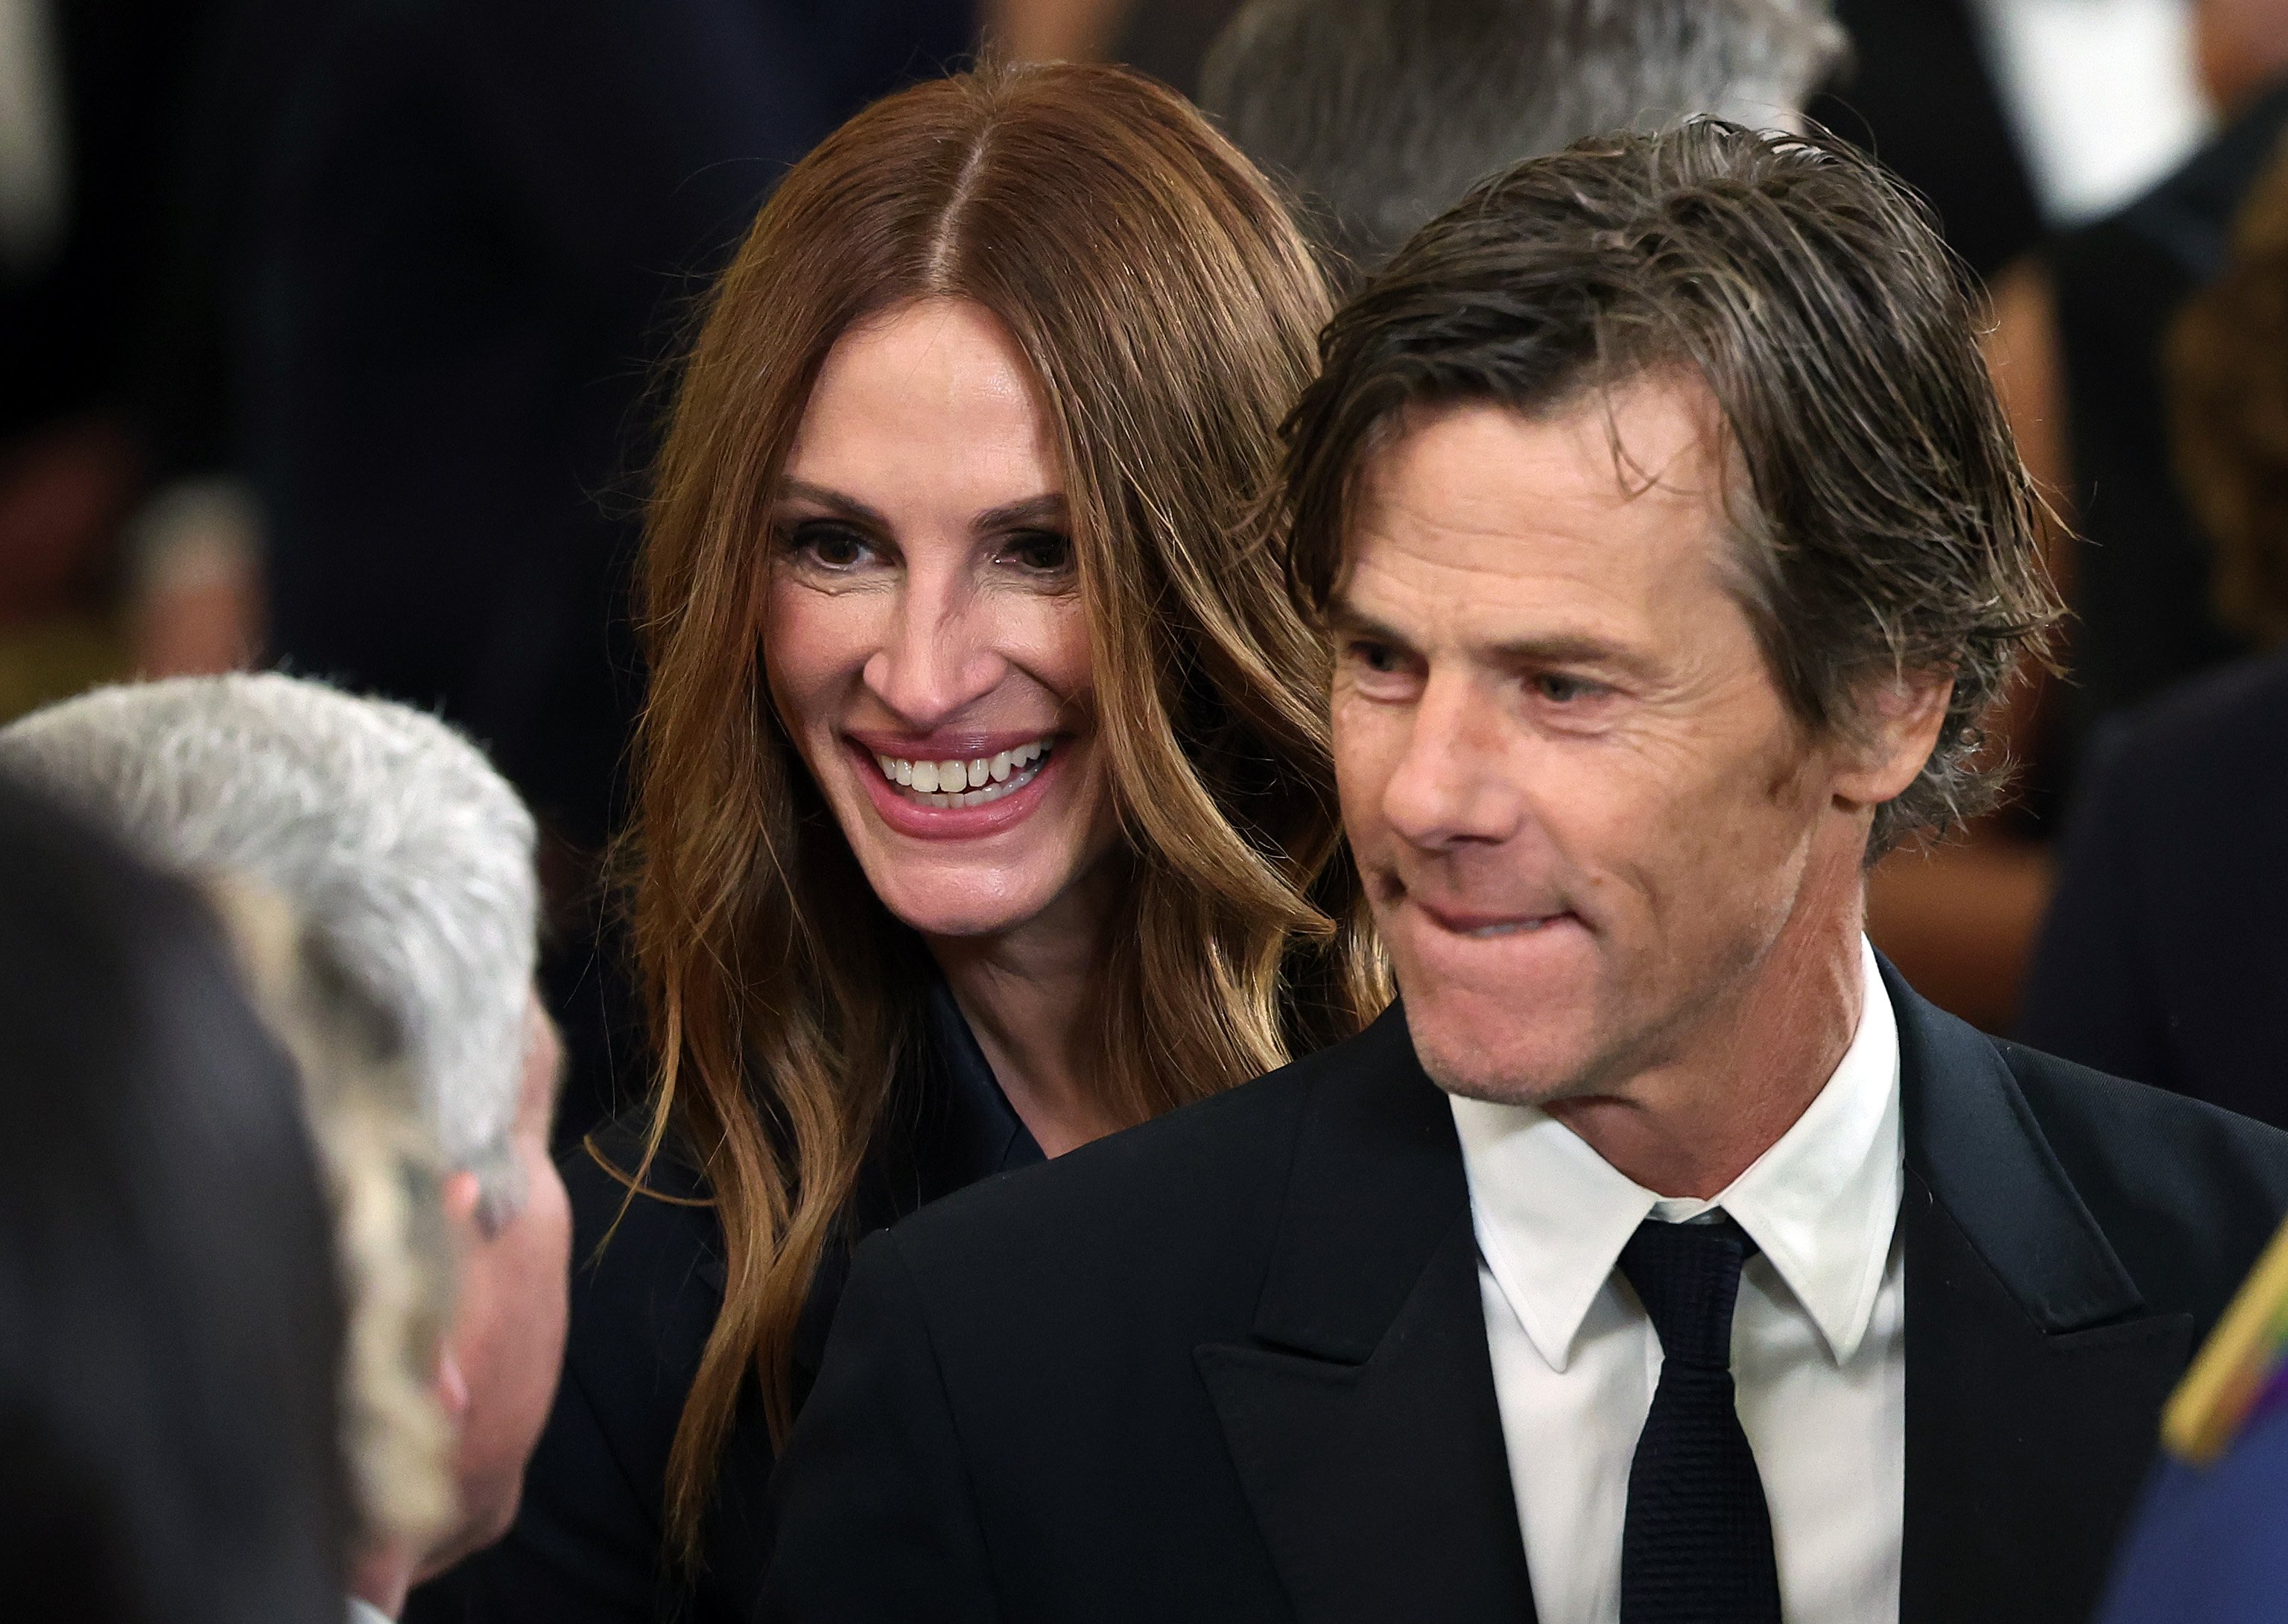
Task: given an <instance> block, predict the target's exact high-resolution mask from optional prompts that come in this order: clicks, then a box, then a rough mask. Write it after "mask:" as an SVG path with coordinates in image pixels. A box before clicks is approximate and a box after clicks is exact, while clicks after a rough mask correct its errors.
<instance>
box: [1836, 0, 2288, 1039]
mask: <svg viewBox="0 0 2288 1624" xmlns="http://www.w3.org/2000/svg"><path fill="white" fill-rule="evenodd" d="M2190 9H2191V41H2192V53H2193V59H2194V63H2195V66H2196V67H2197V71H2198V77H2199V81H2200V84H2201V87H2202V89H2203V91H2204V92H2205V96H2206V98H2207V99H2208V101H2209V103H2210V104H2211V105H2212V107H2213V108H2214V109H2215V111H2216V114H2217V116H2218V118H2219V120H2220V128H2219V129H2218V130H2217V131H2216V132H2215V133H2214V134H2213V136H2212V137H2211V138H2210V139H2208V140H2207V141H2206V142H2205V144H2204V145H2203V146H2202V147H2200V148H2199V150H2197V152H2195V153H2194V154H2192V155H2191V156H2190V157H2189V158H2188V159H2187V160H2185V162H2183V163H2182V164H2181V166H2179V167H2178V168H2177V169H2175V170H2173V172H2172V173H2170V174H2169V175H2167V176H2166V177H2165V178H2163V179H2161V180H2160V181H2158V182H2157V184H2155V185H2154V186H2151V187H2150V188H2149V189H2148V190H2146V191H2144V192H2143V193H2142V194H2141V195H2139V196H2137V197H2135V198H2134V199H2133V200H2132V201H2131V202H2128V203H2126V204H2125V205H2123V206H2122V207H2120V208H2118V209H2116V210H2112V211H2110V212H2109V213H2107V214H2105V215H2103V216H2101V217H2100V218H2096V219H2094V220H2092V221H2089V222H2087V223H2085V224H2082V225H2078V226H2075V227H2074V228H2073V229H2070V230H2068V231H2066V232H2064V233H2062V234H2061V235H2059V236H2058V237H2057V238H2055V239H2054V241H2052V242H2049V243H2047V244H2046V245H2044V246H2043V247H2042V248H2041V249H2040V250H2038V252H2036V253H2034V254H2031V255H2030V256H2028V257H2026V258H2024V259H2023V260H2022V261H2021V262H2019V263H2018V264H2017V265H2014V266H2012V267H2011V268H2010V269H2008V270H2007V271H2006V272H2005V273H2003V274H2001V275H2000V276H1999V277H1998V278H1997V279H1996V280H1995V281H1994V283H1993V285H1992V295H1993V314H1994V326H1993V329H1992V331H1991V332H1990V335H1989V337H1988V339H1987V351H1988V359H1989V362H1990V365H1991V366H1992V368H1993V369H1994V373H1995V379H1996V383H1997V384H1998V387H1999V389H2000V391H2001V393H2002V398H2003V403H2004V406H2005V408H2006V410H2007V411H2008V414H2009V416H2010V422H2011V427H2012V431H2013V432H2014V435H2015V436H2016V438H2017V440H2018V442H2019V446H2020V448H2021V451H2022V454H2023V455H2024V456H2025V458H2026V462H2027V465H2028V466H2029V467H2030V469H2031V470H2032V471H2033V473H2034V475H2035V477H2036V479H2037V480H2038V481H2039V482H2040V484H2041V485H2042V487H2043V488H2044V490H2045V491H2046V494H2047V495H2048V496H2049V499H2050V501H2051V502H2052V503H2053V504H2054V507H2055V508H2056V509H2057V516H2056V520H2057V522H2056V523H2055V524H2054V526H2053V527H2052V531H2051V536H2050V542H2049V544H2048V548H2047V551H2048V554H2049V560H2050V569H2051V574H2052V575H2053V576H2054V579H2055V580H2056V581H2057V583H2058V585H2059V588H2060V590H2062V592H2063V593H2064V595H2065V597H2066V600H2067V603H2068V606H2069V607H2070V610H2071V611H2072V613H2071V615H2070V619H2069V621H2068V622H2067V623H2066V637H2065V640H2064V646H2063V649H2062V653H2061V656H2060V658H2061V662H2062V668H2063V679H2062V680H2054V681H2038V682H2036V683H2035V684H2033V685H2030V686H2029V687H2027V688H2026V689H2025V690H2024V691H2023V692H2022V693H2021V694H2020V695H2018V696H2017V697H2016V699H2015V700H2014V702H2013V703H2012V704H2011V706H2010V707H2009V708H2008V709H2006V711H2005V712H2004V713H2003V714H2002V715H2001V716H2000V717H1998V718H1997V720H1996V723H1995V725H1994V727H1993V729H1992V731H1991V737H1990V743H1989V748H1990V750H1991V751H1992V752H1993V753H1994V754H1995V755H1996V756H1998V757H2012V758H2014V759H2016V760H2018V761H2020V762H2022V763H2023V764H2025V765H2026V767H2027V769H2028V772H2027V778H2028V780H2029V785H2030V790H2031V792H2032V793H2031V795H2030V797H2029V799H2028V800H2027V801H2026V802H2024V803H2022V804H2020V805H2019V806H2017V807H2015V808H2013V809H2009V810H2007V811H2006V812H2003V813H2001V814H1998V815H1997V816H1994V817H1990V818H1989V819H1986V820H1982V822H1981V823H1980V824H1978V825H1976V826H1974V827H1973V828H1972V829H1971V830H1970V831H1969V837H1968V838H1967V839H1966V840H1964V841H1959V842H1957V843H1955V844H1951V845H1950V846H1947V847H1944V848H1941V849H1939V850H1936V851H1934V852H1901V853H1899V854H1898V855H1896V856H1895V857H1894V858H1893V859H1892V860H1890V861H1889V862H1887V864H1886V865H1885V866H1884V867H1883V868H1882V869H1881V870H1880V871H1879V873H1878V874H1877V875H1876V878H1875V882H1874V884H1873V887H1872V890H1871V896H1870V904H1871V915H1872V917H1873V919H1874V922H1875V934H1876V939H1877V940H1879V941H1880V942H1881V943H1882V944H1883V946H1884V948H1885V950H1886V951H1887V952H1889V953H1890V954H1892V955H1893V956H1894V957H1895V959H1896V960H1897V962H1898V963H1899V965H1900V968H1901V969H1902V970H1904V971H1905V972H1906V973H1908V974H1909V975H1911V976H1914V977H1916V978H1917V979H1918V980H1919V983H1920V984H1921V985H1923V986H1926V987H1927V989H1928V990H1929V991H1930V992H1931V994H1932V995H1933V996H1934V998H1936V999H1938V1000H1939V1001H1940V1002H1942V1003H1943V1004H1945V1005H1946V1006H1947V1007H1948V1008H1950V1009H1952V1010H1957V1011H1958V1013H1961V1014H1963V1015H1965V1016H1966V1017H1968V1018H1972V1019H1974V1020H1975V1021H1978V1022H1979V1023H1981V1024H1982V1025H1985V1026H1990V1027H1993V1028H1995V1029H1998V1030H1999V1029H2003V1028H2006V1027H2008V1026H2011V1025H2012V1024H2013V1023H2014V1021H2015V1020H2016V1019H2017V1018H2019V1015H2020V1005H2021V994H2022V991H2023V989H2024V988H2025V986H2026V977H2027V973H2028V966H2029V963H2030V960H2031V958H2032V956H2033V953H2034V946H2035V939H2036V936H2037V933H2038V931H2039V929H2040V926H2041V921H2042V919H2043V916H2044V914H2045V912H2046V909H2047V907H2048V905H2049V900H2050V895H2051V890H2052V886H2053V883H2054V874H2053V862H2054V842H2055V838H2056V836H2057V832H2058V830H2059V828H2060V827H2061V825H2064V826H2066V827H2069V828H2070V825H2071V822H2072V820H2073V816H2074V804H2073V799H2072V796H2070V794H2069V793H2068V792H2069V791H2070V789H2071V788H2072V787H2074V786H2076V785H2077V784H2080V783H2082V782H2084V781H2086V780H2085V754H2086V752H2087V749H2088V748H2089V746H2090V743H2091V741H2092V735H2093V731H2094V730H2095V729H2097V728H2098V727H2099V725H2101V723H2102V722H2103V721H2104V720H2105V719H2106V718H2107V717H2110V716H2113V715H2115V714H2116V713H2117V712H2119V711H2121V710H2123V709H2126V708H2129V707H2132V706H2134V705H2136V704H2138V703H2140V702H2141V701H2144V700H2147V699H2150V698H2151V697H2153V696H2154V695H2155V694H2157V693H2159V692H2160V691H2161V690H2163V689H2164V688H2165V687H2167V686H2168V685H2170V684H2172V683H2173V682H2176V681H2179V680H2181V678H2183V677H2188V676H2189V675H2191V674H2193V673H2195V672H2197V671H2200V670H2202V669H2206V668H2209V667H2212V666H2215V665H2218V664H2220V663H2223V662H2226V661H2230V660H2232V659H2234V658H2235V657H2236V655H2238V654H2242V653H2244V652H2246V650H2247V649H2248V648H2249V646H2250V645H2249V643H2248V641H2247V639H2246V638H2245V636H2244V634H2243V633H2242V632H2240V631H2239V630H2236V628H2235V627H2233V626H2232V625H2230V624H2228V623H2227V622H2222V621H2220V620H2219V619H2218V618H2217V616H2216V615H2215V614H2213V611H2212V609H2211V607H2210V597H2211V593H2210V582H2209V547H2208V543H2207V541H2206V539H2205V537H2204V536H2203V535H2202V534H2201V529H2200V526H2199V523H2198V520H2197V519H2196V518H2195V516H2194V514H2193V512H2192V511H2191V510H2190V509H2189V506H2188V505H2187V499H2186V495H2185V493H2184V491H2183V489H2182V488H2181V486H2180V485H2179V483H2178V481H2177V479H2176V477H2175V474H2174V472H2173V468H2172V466H2171V456H2170V448H2169V447H2170V439H2169V432H2168V428H2167V424H2166V416H2165V404H2164V402H2165V384H2164V382H2163V378H2162V365H2163V362H2162V353H2163V350H2164V347H2165V336H2166V334H2167V332H2168V330H2169V328H2170V325H2171V323H2172V322H2173V320H2174V319H2175V317H2176V315H2177V313H2179V312H2180V311H2181V309H2182V308H2183V307H2184V305H2185V304H2186V302H2187V301H2188V300H2189V299H2190V298H2191V297H2193V296H2194V295H2195V294H2196V293H2197V291H2198V290H2199V289H2201V288H2203V287H2205V285H2207V284H2208V283H2209V282H2210V281H2212V280H2213V279H2214V278H2215V276H2216V275H2217V274H2218V273H2220V271H2221V270H2222V269H2223V266H2224V264H2225V257H2226V246H2227V241H2228V235H2229V233H2230V228H2231V221H2232V218H2233V216H2234V214H2235V212H2236V210H2237V209H2238V208H2239V207H2240V205H2241V203H2242V202H2243V200H2244V199H2245V198H2246V196H2247V195H2248V193H2249V190H2250V188H2251V186H2252V185H2253V184H2254V182H2255V179H2256V177H2257V176H2258V175H2259V173H2260V172H2261V170H2263V168H2264V166H2265V164H2266V163H2267V162H2268V160H2269V158H2270V156H2271V154H2272V151H2273V148H2274V146H2275V144H2276V142H2277V140H2278V139H2279V138H2280V136H2281V134H2282V132H2283V131H2284V130H2288V4H2282V0H2192V4H2191V8H2190ZM2132 1074H2133V1075H2135V1074H2138V1073H2132ZM2156 1081H2157V1080H2156Z"/></svg>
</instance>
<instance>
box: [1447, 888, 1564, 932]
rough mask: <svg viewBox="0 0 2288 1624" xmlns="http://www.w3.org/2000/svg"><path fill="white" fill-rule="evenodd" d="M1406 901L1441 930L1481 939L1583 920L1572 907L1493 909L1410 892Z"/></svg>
mask: <svg viewBox="0 0 2288 1624" xmlns="http://www.w3.org/2000/svg"><path fill="white" fill-rule="evenodd" d="M1406 901H1407V902H1408V903H1409V904H1410V905H1411V906H1412V907H1414V908H1415V909H1416V910H1417V911H1418V912H1419V913H1420V914H1421V915H1422V916H1423V917H1424V918H1426V919H1427V920H1428V921H1429V922H1430V923H1432V924H1434V925H1435V926H1437V927H1438V929H1440V930H1442V931H1447V932H1449V933H1450V934H1452V935H1455V936H1468V937H1475V938H1478V939H1498V938H1500V937H1505V936H1518V935H1524V934H1528V933H1529V932H1532V931H1539V930H1543V929H1545V928H1546V927H1548V926H1550V925H1553V924H1557V923H1563V922H1566V921H1571V922H1572V923H1580V922H1579V920H1578V918H1577V916H1576V915H1574V914H1573V912H1572V911H1571V910H1570V909H1568V908H1538V909H1519V908H1502V909H1490V908H1484V907H1470V906H1467V905H1466V904H1460V903H1451V902H1430V901H1426V900H1425V899H1423V898H1421V897H1418V896H1415V895H1412V894H1409V895H1408V896H1407V898H1406Z"/></svg>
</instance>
